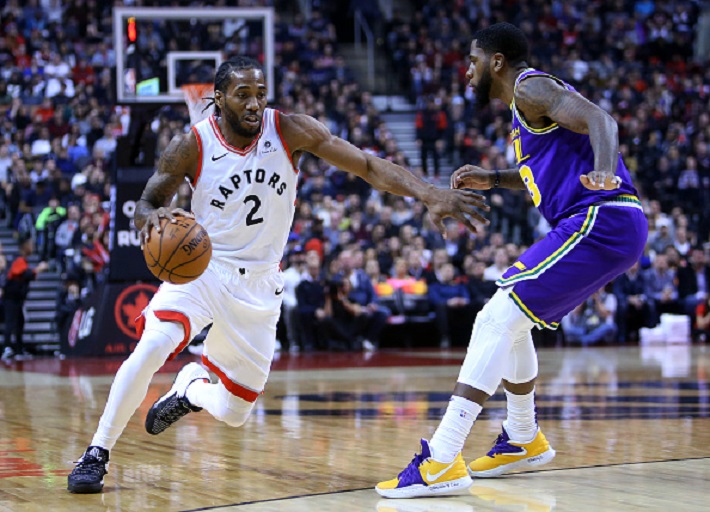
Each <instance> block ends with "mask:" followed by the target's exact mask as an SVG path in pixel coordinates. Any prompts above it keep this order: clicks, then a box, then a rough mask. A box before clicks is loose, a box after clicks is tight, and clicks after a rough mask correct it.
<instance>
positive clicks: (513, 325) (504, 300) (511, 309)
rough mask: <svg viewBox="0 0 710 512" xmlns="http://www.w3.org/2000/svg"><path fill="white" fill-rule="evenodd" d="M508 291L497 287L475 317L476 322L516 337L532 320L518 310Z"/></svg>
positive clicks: (527, 327)
mask: <svg viewBox="0 0 710 512" xmlns="http://www.w3.org/2000/svg"><path fill="white" fill-rule="evenodd" d="M509 295H510V291H509V290H504V289H499V290H498V291H497V292H496V293H495V294H493V297H491V300H489V301H488V303H487V304H486V305H485V306H483V309H482V310H481V311H480V313H478V316H477V317H476V323H480V324H481V325H489V326H490V327H492V328H493V329H495V330H496V331H500V332H501V333H505V334H511V335H513V336H514V337H517V334H518V333H522V332H525V331H529V330H530V329H532V327H533V325H534V324H533V323H532V321H531V320H530V319H529V318H528V317H527V316H525V314H524V313H523V312H522V311H520V308H518V306H516V305H515V303H514V302H513V301H512V300H511V298H510V296H509Z"/></svg>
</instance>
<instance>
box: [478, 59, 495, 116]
mask: <svg viewBox="0 0 710 512" xmlns="http://www.w3.org/2000/svg"><path fill="white" fill-rule="evenodd" d="M492 86H493V77H492V76H491V71H490V70H489V69H488V68H486V70H485V71H484V72H483V74H482V75H481V80H480V81H479V82H478V86H477V87H476V103H477V104H478V106H479V107H481V108H484V107H486V106H487V105H488V104H489V103H490V102H491V87H492Z"/></svg>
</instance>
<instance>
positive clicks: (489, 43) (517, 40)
mask: <svg viewBox="0 0 710 512" xmlns="http://www.w3.org/2000/svg"><path fill="white" fill-rule="evenodd" d="M473 39H475V40H476V45H477V46H478V47H479V48H480V49H481V50H483V51H484V52H486V55H493V54H494V53H501V54H503V56H505V58H506V60H507V61H508V63H509V64H512V65H515V64H520V63H521V62H524V61H527V60H528V53H529V51H530V49H529V47H528V40H527V38H526V37H525V34H524V33H523V31H522V30H520V29H519V28H518V27H516V26H515V25H511V24H510V23H505V22H503V23H496V24H495V25H491V26H490V27H487V28H484V29H481V30H479V31H478V32H476V34H475V35H474V36H473Z"/></svg>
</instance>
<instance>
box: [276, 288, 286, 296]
mask: <svg viewBox="0 0 710 512" xmlns="http://www.w3.org/2000/svg"><path fill="white" fill-rule="evenodd" d="M283 292H284V289H283V288H281V289H280V290H276V295H281V294H282V293H283Z"/></svg>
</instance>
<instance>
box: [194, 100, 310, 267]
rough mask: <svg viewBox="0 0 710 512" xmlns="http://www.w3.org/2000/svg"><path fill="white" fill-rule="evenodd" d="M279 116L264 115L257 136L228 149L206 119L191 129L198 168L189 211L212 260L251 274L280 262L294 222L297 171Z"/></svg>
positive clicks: (213, 122)
mask: <svg viewBox="0 0 710 512" xmlns="http://www.w3.org/2000/svg"><path fill="white" fill-rule="evenodd" d="M278 115H279V114H278V111H276V110H274V109H270V108H267V109H266V110H264V116H263V120H262V127H261V133H260V134H259V135H258V136H257V137H256V138H255V139H254V141H253V142H252V143H251V144H250V145H249V146H248V147H246V148H244V149H240V148H237V147H234V146H232V145H230V144H229V143H228V142H227V141H226V140H225V139H224V136H223V135H222V133H221V132H220V130H219V126H218V125H217V119H216V118H215V117H214V116H210V117H208V118H207V119H205V120H203V121H201V122H199V123H197V124H196V125H195V126H193V127H192V130H193V132H194V133H195V136H196V137H197V143H198V146H199V148H200V160H199V161H200V163H199V164H198V169H197V172H196V174H195V179H194V180H193V182H192V183H191V185H192V211H193V212H194V214H195V217H196V220H197V222H199V223H200V224H201V225H202V226H203V227H204V228H205V229H206V230H207V232H208V233H209V235H210V239H211V241H212V257H213V259H214V260H215V261H222V262H226V263H230V264H232V265H235V266H239V267H245V268H249V269H255V268H261V267H269V266H273V265H276V264H278V263H279V262H280V261H281V258H282V255H283V250H284V247H285V245H286V242H287V240H288V234H289V231H290V229H291V223H292V222H293V215H294V211H295V205H294V203H295V201H296V188H297V184H298V171H297V170H296V169H295V168H294V166H293V162H292V161H291V154H290V152H289V149H288V148H287V147H286V143H285V142H284V140H283V138H282V136H281V130H280V127H279V118H278Z"/></svg>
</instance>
